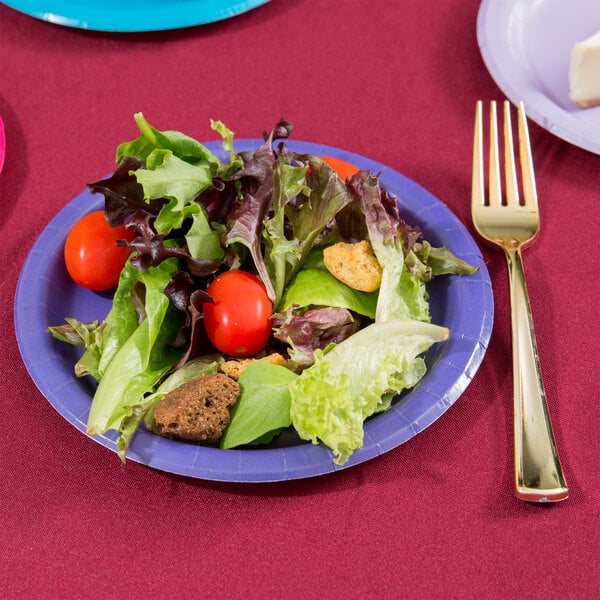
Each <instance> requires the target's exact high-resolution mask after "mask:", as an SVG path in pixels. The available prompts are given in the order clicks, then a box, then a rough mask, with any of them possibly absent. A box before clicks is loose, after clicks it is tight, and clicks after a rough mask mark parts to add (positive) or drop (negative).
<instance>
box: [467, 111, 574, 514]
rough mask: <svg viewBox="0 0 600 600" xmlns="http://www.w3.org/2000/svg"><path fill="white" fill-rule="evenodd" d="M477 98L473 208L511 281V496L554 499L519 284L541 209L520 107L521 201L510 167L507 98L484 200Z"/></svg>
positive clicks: (560, 482)
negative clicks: (500, 140) (501, 252)
mask: <svg viewBox="0 0 600 600" xmlns="http://www.w3.org/2000/svg"><path fill="white" fill-rule="evenodd" d="M482 129H483V127H482V103H481V101H478V102H477V105H476V109H475V138H474V143H473V183H472V185H473V187H472V192H471V215H472V218H473V224H474V226H475V229H476V230H477V232H478V233H479V235H480V236H481V237H482V238H483V239H484V240H485V241H486V242H489V243H490V244H492V245H494V246H499V247H500V248H502V249H503V250H504V253H505V255H506V260H507V263H508V276H509V283H510V304H511V328H512V353H513V379H514V381H513V388H514V451H515V495H516V496H517V498H519V499H521V500H527V501H530V502H556V501H558V500H564V499H566V498H567V497H568V495H569V489H568V487H567V484H566V482H565V478H564V476H563V472H562V467H561V464H560V460H559V457H558V453H557V450H556V443H555V441H554V435H553V433H552V426H551V423H550V415H549V414H548V406H547V404H546V394H545V391H544V384H543V381H542V374H541V370H540V364H539V358H538V352H537V347H536V342H535V334H534V331H533V320H532V316H531V307H530V305H529V297H528V294H527V286H526V284H525V273H524V271H523V261H522V257H521V250H523V249H524V248H526V247H527V246H528V245H530V244H531V243H532V242H533V241H534V239H535V237H536V236H537V233H538V231H539V223H540V219H539V211H538V202H537V192H536V187H535V176H534V173H533V162H532V159H531V148H530V144H529V133H528V130H527V117H526V116H525V109H524V107H523V103H522V102H521V103H519V107H518V131H519V157H520V160H519V162H520V164H521V180H522V187H523V202H521V200H520V198H519V189H518V183H517V175H516V168H515V159H514V151H513V140H512V125H511V117H510V103H509V102H508V100H506V101H505V102H504V160H503V162H504V171H505V202H504V203H503V202H502V189H501V183H500V159H499V154H498V133H497V131H498V127H497V116H496V103H495V102H491V105H490V154H489V173H488V177H489V182H488V202H486V201H485V190H484V164H483V163H484V158H483V133H482Z"/></svg>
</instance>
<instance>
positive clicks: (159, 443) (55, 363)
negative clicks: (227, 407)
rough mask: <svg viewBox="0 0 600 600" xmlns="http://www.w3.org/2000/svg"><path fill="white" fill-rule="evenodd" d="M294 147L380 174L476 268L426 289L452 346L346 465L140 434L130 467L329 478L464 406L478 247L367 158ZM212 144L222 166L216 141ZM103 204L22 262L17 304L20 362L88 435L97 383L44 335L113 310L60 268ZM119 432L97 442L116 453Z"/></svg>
mask: <svg viewBox="0 0 600 600" xmlns="http://www.w3.org/2000/svg"><path fill="white" fill-rule="evenodd" d="M261 144H262V140H236V144H235V147H236V150H237V151H242V150H251V149H254V148H256V147H258V146H260V145H261ZM288 145H289V147H290V148H291V149H292V150H296V151H298V152H301V153H311V154H315V155H321V156H335V157H338V158H341V159H343V160H347V161H349V162H351V163H353V164H355V165H357V166H358V167H360V168H362V169H370V170H371V171H373V172H375V173H378V172H380V173H381V183H382V184H383V185H384V186H385V187H386V188H387V189H388V190H390V191H391V192H392V193H394V194H395V195H396V196H397V197H398V204H399V207H400V211H401V214H402V215H403V217H404V219H405V220H406V221H407V222H408V223H409V224H412V225H419V227H421V229H422V231H423V233H424V236H425V238H426V239H427V240H429V241H430V242H431V243H432V244H433V245H435V246H441V245H446V246H447V247H448V248H450V250H452V252H454V253H455V254H456V255H457V256H459V257H461V258H462V259H464V260H466V261H468V262H470V263H472V264H474V265H476V266H477V267H479V270H478V271H477V273H475V274H474V275H469V276H460V277H458V276H450V277H446V276H445V277H440V278H438V279H436V280H435V281H434V282H432V284H431V285H430V286H429V291H430V299H431V312H432V321H433V322H434V323H436V324H439V325H445V326H446V327H448V328H449V329H450V332H451V333H450V338H449V339H448V341H447V342H444V343H442V344H436V346H435V347H434V348H433V349H431V350H430V351H429V353H428V354H427V355H426V361H427V364H428V367H429V369H428V373H427V374H426V376H425V377H424V378H423V379H422V381H421V382H420V383H419V385H418V386H417V387H415V388H414V389H412V390H410V391H408V392H407V393H403V394H402V395H401V396H400V397H399V398H398V399H397V401H396V402H395V404H394V405H393V406H392V408H391V409H390V410H389V411H388V412H385V413H383V414H380V415H378V416H375V417H373V418H371V419H370V420H369V421H367V423H366V424H365V438H364V446H363V448H362V449H361V450H358V451H356V452H355V453H354V454H353V455H352V457H351V458H350V460H349V461H348V462H347V463H346V464H345V465H344V466H343V467H339V466H337V465H335V464H334V463H333V461H332V455H331V453H330V451H329V450H328V449H326V448H325V447H323V446H321V445H313V444H310V443H296V444H294V445H288V446H287V447H286V446H283V447H282V446H280V447H264V448H252V449H239V450H220V449H218V448H212V447H204V446H195V445H191V444H186V443H182V442H178V441H174V440H169V439H166V438H162V437H159V436H156V435H153V434H151V433H149V432H148V431H146V430H143V429H141V430H140V431H138V433H137V434H136V436H135V438H134V440H133V443H132V444H131V446H130V449H129V451H128V459H129V460H133V461H136V462H139V463H142V464H145V465H148V466H149V467H153V468H155V469H160V470H163V471H167V472H171V473H177V474H180V475H185V476H188V477H196V478H200V479H209V480H214V481H237V482H259V481H281V480H287V479H299V478H303V477H312V476H316V475H323V474H325V473H329V472H332V471H335V470H339V469H345V468H348V467H351V466H353V465H356V464H359V463H362V462H364V461H366V460H369V459H371V458H374V457H376V456H378V455H380V454H382V453H384V452H387V451H388V450H391V449H392V448H394V447H396V446H398V445H400V444H402V443H404V442H406V441H407V440H409V439H410V438H412V437H413V436H415V435H416V434H418V433H419V432H421V431H423V429H425V428H426V427H428V426H429V425H431V423H433V422H434V421H435V420H436V419H437V418H438V417H440V416H441V415H442V414H443V413H444V412H445V411H446V410H448V408H449V407H450V406H451V405H452V404H453V403H454V402H455V401H456V400H457V399H458V397H459V396H460V395H461V394H462V392H463V391H464V390H465V388H466V387H467V386H468V385H469V383H470V381H471V379H472V378H473V376H474V374H475V372H476V371H477V369H478V367H479V365H480V364H481V361H482V359H483V356H484V354H485V351H486V349H487V346H488V342H489V338H490V334H491V330H492V322H493V310H494V305H493V297H492V286H491V282H490V279H489V275H488V272H487V269H486V267H485V265H484V263H483V259H482V257H481V253H480V252H479V249H478V247H477V245H476V243H475V241H474V240H473V238H472V237H471V236H470V235H469V233H468V232H467V230H466V229H465V228H464V226H463V225H462V224H461V223H460V221H459V220H458V219H457V218H456V216H455V215H454V214H453V213H452V212H451V211H450V210H449V209H448V208H447V207H446V206H445V205H444V204H443V203H442V202H440V201H439V200H437V199H436V198H435V197H434V196H432V195H431V194H430V193H429V192H427V191H426V190H424V189H423V188H422V187H420V186H419V185H417V184H416V183H414V182H413V181H411V180H410V179H407V178H406V177H404V176H403V175H401V174H400V173H397V172H396V171H393V170H392V169H390V168H388V167H386V166H384V165H381V164H379V163H377V162H374V161H372V160H370V159H367V158H365V157H363V156H359V155H357V154H353V153H351V152H345V151H342V150H338V149H336V148H332V147H330V146H323V145H318V144H311V143H305V142H293V141H290V142H289V144H288ZM206 146H207V147H208V148H210V149H211V150H212V151H213V152H214V153H215V154H217V155H219V156H221V157H222V158H223V159H225V157H224V155H223V152H222V150H221V144H220V143H218V142H214V143H213V142H209V143H207V144H206ZM103 206H104V204H103V198H102V197H98V196H97V195H92V194H90V193H88V192H87V191H85V192H82V193H81V194H79V195H78V196H77V197H76V198H74V199H73V200H72V201H71V202H70V203H69V204H67V205H66V206H65V207H64V208H63V209H62V210H61V211H60V212H59V213H58V215H56V217H54V219H53V220H52V221H51V222H50V223H49V225H48V226H47V227H46V229H45V230H44V231H43V232H42V234H41V235H40V237H39V238H38V239H37V241H36V242H35V244H34V246H33V248H32V250H31V252H30V254H29V256H28V258H27V260H26V261H25V264H24V266H23V270H22V272H21V276H20V278H19V282H18V285H17V292H16V297H15V330H16V334H17V340H18V343H19V348H20V351H21V354H22V357H23V361H24V363H25V365H26V367H27V369H28V371H29V373H30V375H31V377H32V379H33V381H34V382H35V383H36V385H37V386H38V388H39V390H40V391H41V392H42V394H43V395H44V396H45V397H46V398H47V400H48V401H49V402H50V404H52V406H54V408H55V409H56V410H57V411H58V412H59V413H60V414H61V415H62V416H63V417H64V418H65V419H66V420H67V421H69V423H71V424H72V425H74V426H75V427H76V428H77V429H79V430H80V431H81V432H83V433H85V428H86V421H87V416H88V412H89V408H90V403H91V400H92V396H93V393H94V385H93V383H92V382H91V381H90V380H89V379H88V378H84V379H77V378H76V377H75V376H74V374H73V365H74V363H75V362H76V360H77V358H78V356H79V351H78V350H77V348H74V347H73V346H68V345H67V344H64V343H61V342H59V341H57V340H55V339H53V338H52V337H51V336H50V335H49V334H48V333H46V327H47V326H49V325H57V324H60V323H62V322H63V320H64V318H65V317H75V318H77V319H79V320H82V321H86V320H93V319H99V320H101V319H103V318H104V316H105V315H106V313H107V312H108V310H109V308H110V303H111V299H110V296H109V295H106V294H104V295H103V294H97V293H93V292H90V291H88V290H84V289H83V288H80V287H79V286H77V285H76V284H74V283H73V282H72V281H71V279H70V278H69V275H68V274H67V272H66V269H65V267H64V262H63V245H64V241H65V237H66V235H67V233H68V231H69V229H70V228H71V226H72V225H73V224H74V223H75V222H76V221H77V220H78V219H79V218H81V217H82V216H83V215H84V214H86V213H88V212H90V211H92V210H98V209H102V208H103ZM113 433H114V432H112V431H111V432H108V433H107V434H105V435H101V436H96V437H93V438H91V439H93V440H95V441H97V442H99V443H100V444H102V445H104V446H106V447H107V448H109V449H110V450H112V451H114V452H116V434H115V435H113ZM86 435H87V434H86ZM115 467H117V465H115Z"/></svg>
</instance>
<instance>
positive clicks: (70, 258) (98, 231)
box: [64, 210, 135, 290]
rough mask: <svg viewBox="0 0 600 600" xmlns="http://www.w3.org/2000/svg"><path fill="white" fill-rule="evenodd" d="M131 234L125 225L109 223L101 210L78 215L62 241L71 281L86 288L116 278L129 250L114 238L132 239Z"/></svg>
mask: <svg viewBox="0 0 600 600" xmlns="http://www.w3.org/2000/svg"><path fill="white" fill-rule="evenodd" d="M134 237H135V234H134V233H133V232H132V231H130V230H129V229H126V228H125V227H123V226H121V227H111V226H110V225H109V224H108V221H107V220H106V218H105V216H104V211H102V210H97V211H94V212H91V213H89V214H87V215H86V216H85V217H82V218H81V219H80V220H79V221H77V223H75V225H73V228H72V229H71V231H70V232H69V234H68V236H67V240H66V242H65V252H64V255H65V264H66V266H67V271H68V272H69V275H70V276H71V277H72V279H73V281H75V283H78V284H79V285H80V286H82V287H84V288H87V289H90V290H108V289H110V288H113V287H115V286H116V285H117V283H118V282H119V274H120V273H121V271H122V269H123V267H124V266H125V263H126V262H127V258H128V257H129V254H130V250H129V248H127V247H123V246H117V240H127V241H132V240H133V238H134Z"/></svg>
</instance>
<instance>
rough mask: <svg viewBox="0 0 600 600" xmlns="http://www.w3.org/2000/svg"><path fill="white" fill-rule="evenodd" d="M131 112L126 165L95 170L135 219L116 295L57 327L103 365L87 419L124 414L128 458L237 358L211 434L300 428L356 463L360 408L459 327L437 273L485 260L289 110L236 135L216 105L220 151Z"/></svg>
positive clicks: (264, 436) (84, 361)
mask: <svg viewBox="0 0 600 600" xmlns="http://www.w3.org/2000/svg"><path fill="white" fill-rule="evenodd" d="M135 120H136V123H137V125H138V127H139V130H140V135H139V137H138V138H136V139H135V140H133V141H130V142H126V143H123V144H121V145H120V146H119V147H118V149H117V153H116V162H117V168H116V170H115V171H114V173H113V174H112V175H111V176H110V177H108V178H106V179H104V180H101V181H98V182H95V183H92V184H89V185H88V188H89V189H90V191H92V192H93V193H100V194H102V195H103V196H104V200H105V202H104V205H105V206H104V216H105V219H106V221H107V223H108V224H109V225H110V226H111V228H113V229H114V230H119V231H125V232H126V233H124V235H123V238H122V239H119V241H118V242H117V245H118V246H119V247H120V248H121V249H123V248H125V249H126V250H127V252H126V255H127V258H126V262H125V264H124V266H123V267H122V269H121V270H120V271H119V272H118V283H117V285H116V289H115V292H114V296H113V300H112V306H111V309H110V311H109V312H108V314H107V315H106V316H105V317H104V318H102V317H101V316H99V319H100V318H102V320H98V321H94V322H91V323H83V322H79V321H77V320H76V319H73V318H70V317H67V318H66V319H65V320H66V324H63V325H57V326H53V327H49V328H48V329H49V331H50V332H51V333H52V335H54V336H55V337H56V338H58V339H60V340H62V341H64V342H67V343H70V344H74V345H77V346H80V347H81V348H82V349H83V353H82V355H81V357H80V358H79V360H78V361H77V363H76V365H75V367H74V369H75V374H76V375H77V376H78V377H83V376H87V377H91V378H93V379H94V380H95V381H96V382H97V388H96V391H95V394H94V397H93V400H92V404H91V407H90V413H89V416H88V422H87V432H88V433H89V434H90V435H100V434H102V433H104V432H106V431H108V430H116V431H118V432H119V438H118V451H119V455H120V456H121V458H122V459H123V460H125V457H126V452H127V448H128V446H129V444H130V442H131V440H132V438H133V436H134V435H135V433H136V431H137V430H138V429H139V428H140V427H146V428H147V429H149V430H151V431H154V432H156V433H163V434H164V432H163V430H161V428H160V427H158V424H157V419H156V418H155V416H156V415H158V413H159V409H162V408H164V403H165V402H167V401H168V400H169V399H173V398H174V395H176V394H179V397H181V390H183V389H187V387H186V386H188V384H189V383H190V382H208V381H209V380H210V381H211V385H213V384H214V382H215V381H216V379H215V377H214V376H215V375H216V374H219V376H220V377H230V374H231V370H230V369H231V366H232V364H233V365H235V366H237V367H239V368H238V369H237V374H236V375H231V377H233V378H234V379H235V380H236V381H237V385H235V386H229V387H228V389H229V390H233V389H235V392H234V393H235V398H234V401H233V402H232V403H231V404H232V405H231V406H230V408H228V410H227V411H226V420H225V422H224V423H223V425H224V426H223V431H222V432H221V433H220V434H219V438H218V440H215V439H211V440H210V442H209V443H217V444H219V446H220V447H221V448H224V449H227V448H235V447H240V446H246V445H260V444H268V443H270V442H271V441H272V440H273V439H274V438H275V437H276V436H278V435H280V434H281V433H282V432H284V431H286V432H289V431H290V430H291V431H293V432H295V434H296V435H297V436H298V437H299V438H300V439H302V440H307V441H311V442H313V443H322V444H324V445H326V446H327V447H328V448H330V449H331V451H332V454H333V460H334V461H335V462H336V463H337V464H344V463H345V462H346V461H347V460H348V458H349V457H350V456H351V454H352V453H353V452H354V451H355V450H356V449H358V448H360V447H361V445H362V441H363V423H364V421H365V420H366V419H368V418H369V417H371V416H372V415H374V414H376V413H378V412H382V411H385V410H387V409H388V408H389V407H390V406H391V405H392V403H393V402H394V400H395V398H396V397H397V395H398V394H399V393H400V392H401V391H402V390H404V389H407V388H410V387H413V386H415V385H416V384H417V383H418V382H419V380H420V379H421V378H422V377H423V375H424V374H425V371H426V366H425V361H424V358H423V356H422V355H423V353H424V352H426V351H427V350H428V348H430V347H431V346H432V345H433V344H435V343H438V342H443V341H444V340H445V339H446V338H447V337H448V335H449V331H448V330H447V329H446V328H445V327H442V326H439V325H435V324H432V323H431V322H430V321H431V317H430V313H429V302H428V293H427V288H426V284H427V282H428V281H430V280H431V279H432V278H433V277H436V276H441V275H463V274H469V273H473V272H474V271H475V270H476V269H475V268H474V267H472V266H471V265H469V264H467V263H465V262H464V261H462V260H460V259H458V258H457V257H455V256H454V255H453V254H452V253H451V251H450V250H449V249H447V248H445V247H440V248H436V247H433V246H431V245H430V244H429V243H428V242H427V241H426V240H424V239H423V236H422V234H421V232H420V230H419V229H418V228H415V227H412V226H410V224H407V223H405V222H404V220H403V219H402V217H401V215H400V214H399V210H398V204H397V201H396V198H395V197H393V196H392V195H391V194H390V193H389V192H388V191H387V190H386V189H385V188H384V187H383V186H381V185H380V182H379V176H378V175H377V174H373V173H371V172H368V171H358V170H357V171H356V173H354V174H353V175H352V176H351V177H348V178H345V179H342V177H340V175H338V173H337V172H336V170H335V169H333V168H332V167H331V166H330V164H329V162H328V161H327V159H326V157H317V156H313V155H309V154H299V153H296V152H293V151H291V150H290V149H289V148H288V147H287V146H286V143H285V140H286V139H287V138H288V137H289V136H290V134H291V131H292V124H291V123H289V122H287V121H284V120H281V121H279V122H278V123H276V125H275V126H274V127H273V128H272V129H271V131H270V132H268V133H266V134H265V135H264V143H263V144H262V145H261V146H260V147H258V148H257V149H256V150H253V151H248V152H240V153H236V151H235V148H234V142H233V139H234V134H233V132H232V131H231V130H230V129H229V128H227V127H226V126H225V125H224V124H223V123H222V122H219V121H212V122H211V125H212V128H213V130H214V131H216V132H217V133H218V134H219V135H220V137H221V138H222V140H223V141H222V144H223V149H224V151H225V153H226V155H227V156H228V160H226V161H222V160H220V159H219V158H218V157H217V156H216V155H215V154H213V153H212V152H211V151H210V150H209V149H208V148H207V147H206V146H204V145H202V144H201V143H199V142H198V141H196V140H194V139H193V138H191V137H189V136H187V135H185V134H183V133H181V132H177V131H159V130H157V129H155V128H154V127H152V126H151V125H150V124H149V123H148V122H147V121H146V120H145V118H144V116H143V115H142V114H141V113H138V114H136V115H135ZM123 228H124V229H123ZM336 265H337V266H336ZM348 270H350V275H348V273H347V271H348ZM365 282H366V285H363V283H365ZM273 357H275V359H273ZM215 389H216V388H215ZM219 389H221V388H219ZM217 396H218V392H215V398H216V397H217ZM210 405H211V401H210V399H209V400H208V401H207V402H206V406H210ZM162 412H164V411H162ZM202 418H203V417H202ZM166 435H169V436H171V437H178V436H177V432H176V431H173V430H169V432H168V433H167V434H166ZM180 439H185V438H182V437H180ZM195 441H197V442H198V441H199V440H195Z"/></svg>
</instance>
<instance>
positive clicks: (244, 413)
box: [221, 361, 297, 448]
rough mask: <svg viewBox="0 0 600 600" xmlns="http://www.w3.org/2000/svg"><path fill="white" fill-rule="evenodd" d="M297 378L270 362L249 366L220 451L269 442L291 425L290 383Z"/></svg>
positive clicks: (245, 371)
mask: <svg viewBox="0 0 600 600" xmlns="http://www.w3.org/2000/svg"><path fill="white" fill-rule="evenodd" d="M296 378H297V375H296V374H295V373H293V372H292V371H290V370H289V369H286V368H285V367H282V366H280V365H274V364H270V363H267V362H261V361H256V362H252V363H250V364H249V365H248V366H247V367H246V368H245V369H244V371H243V372H242V375H241V377H240V379H239V384H240V396H239V398H238V400H237V402H236V403H235V404H234V405H233V407H232V409H231V421H230V423H229V426H228V427H227V429H226V430H225V433H224V435H223V437H222V439H221V448H234V447H236V446H241V445H243V444H253V443H261V444H264V443H268V442H269V441H271V439H272V438H273V436H275V435H276V434H277V433H279V432H280V431H281V430H282V429H284V428H286V427H289V426H290V425H291V423H292V420H291V417H290V391H289V384H290V382H292V381H294V380H295V379H296Z"/></svg>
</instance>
